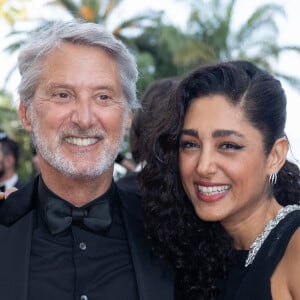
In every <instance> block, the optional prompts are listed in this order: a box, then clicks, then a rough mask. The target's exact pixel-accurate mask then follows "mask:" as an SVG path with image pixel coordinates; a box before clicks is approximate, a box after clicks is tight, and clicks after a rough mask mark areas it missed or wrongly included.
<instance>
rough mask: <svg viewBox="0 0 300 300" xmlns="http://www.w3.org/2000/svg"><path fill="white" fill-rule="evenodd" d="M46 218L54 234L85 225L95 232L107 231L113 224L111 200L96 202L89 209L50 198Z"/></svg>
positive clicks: (46, 208)
mask: <svg viewBox="0 0 300 300" xmlns="http://www.w3.org/2000/svg"><path fill="white" fill-rule="evenodd" d="M45 217H46V221H47V224H48V227H49V230H50V232H51V233H52V234H58V233H60V232H62V231H64V230H66V229H67V228H68V227H69V226H70V225H71V224H72V222H73V223H79V224H83V225H84V226H85V227H86V228H88V229H90V230H92V231H94V232H105V231H107V230H108V229H109V228H110V226H111V223H112V218H111V213H110V205H109V199H104V200H102V201H99V202H96V203H94V204H93V205H91V206H89V207H85V208H84V207H74V206H71V205H70V204H69V203H68V202H65V201H63V200H61V199H57V198H53V197H49V198H48V201H47V204H46V207H45Z"/></svg>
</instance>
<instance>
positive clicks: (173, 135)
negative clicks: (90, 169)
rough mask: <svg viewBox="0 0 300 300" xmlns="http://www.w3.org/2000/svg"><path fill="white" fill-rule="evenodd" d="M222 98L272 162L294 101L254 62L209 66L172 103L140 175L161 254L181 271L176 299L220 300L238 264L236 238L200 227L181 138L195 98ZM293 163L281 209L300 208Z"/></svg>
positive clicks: (280, 186)
mask: <svg viewBox="0 0 300 300" xmlns="http://www.w3.org/2000/svg"><path fill="white" fill-rule="evenodd" d="M214 94H220V95H224V96H225V97H226V98H227V99H228V100H229V101H231V102H232V103H233V105H239V106H240V107H241V108H242V109H243V111H244V113H245V115H246V117H247V118H248V120H249V122H250V123H251V124H252V125H253V126H254V127H255V128H257V129H258V130H259V131H260V132H261V133H262V135H263V142H264V151H265V153H266V155H267V154H268V153H269V152H270V151H271V149H272V146H273V145H274V143H275V141H276V140H277V139H278V138H280V137H283V136H285V133H284V128H285V122H286V96H285V93H284V90H283V89H282V86H281V84H280V82H279V81H278V80H277V79H275V78H274V77H273V76H272V75H271V74H269V73H268V72H265V71H263V70H261V69H259V68H257V67H256V66H255V65H254V64H252V63H250V62H246V61H232V62H224V63H216V64H213V65H208V66H202V67H199V68H197V69H195V70H194V71H192V72H191V73H189V74H187V75H186V76H185V77H184V78H183V79H182V80H181V81H180V82H179V83H178V86H177V87H176V89H175V90H174V92H173V94H172V95H171V96H170V97H169V100H168V109H167V110H166V112H165V114H164V115H163V116H162V117H161V118H160V120H159V121H158V122H156V124H155V128H153V129H152V134H151V136H149V139H148V143H150V145H149V147H148V149H149V148H150V149H152V151H148V152H147V153H144V155H145V160H146V161H147V164H146V166H145V167H144V169H143V170H142V172H141V173H140V181H141V186H142V197H143V205H144V211H145V219H146V223H147V228H148V231H149V236H150V238H151V239H152V241H153V245H154V250H155V251H156V252H157V253H159V254H160V255H161V256H164V257H166V258H167V259H168V260H169V261H170V262H171V264H172V266H173V267H174V268H175V270H176V286H175V287H176V299H184V300H192V299H197V300H200V299H205V300H209V299H215V298H216V296H217V293H218V289H217V287H216V278H217V277H220V276H221V277H225V276H226V271H227V268H228V265H229V264H230V261H231V260H232V257H233V243H232V239H231V238H230V236H229V235H228V234H227V233H226V232H225V230H224V229H223V227H222V226H221V225H220V224H219V223H218V222H205V221H202V220H200V219H199V218H198V217H197V215H196V214H195V212H194V209H193V206H192V204H191V202H190V201H189V199H188V198H187V195H186V194H185V192H184V189H183V186H182V184H181V179H180V175H179V167H178V155H179V138H180V133H181V129H182V126H183V122H184V117H185V114H186V112H187V110H188V108H189V106H190V104H191V102H192V100H193V99H195V98H198V97H202V96H207V95H214ZM299 175H300V174H299V168H298V166H297V165H296V164H294V163H292V162H289V161H286V163H285V164H284V166H283V168H282V169H281V170H280V171H279V173H278V181H277V184H276V185H275V187H274V190H271V189H270V194H272V195H273V194H274V195H275V197H276V199H277V201H278V202H279V203H280V204H281V205H287V204H292V203H293V204H294V203H299V199H300V197H299V196H300V188H299V187H300V176H299Z"/></svg>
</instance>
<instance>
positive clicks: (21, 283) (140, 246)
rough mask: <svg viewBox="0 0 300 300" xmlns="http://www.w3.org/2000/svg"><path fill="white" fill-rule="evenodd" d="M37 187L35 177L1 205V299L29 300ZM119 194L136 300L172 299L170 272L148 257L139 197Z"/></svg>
mask: <svg viewBox="0 0 300 300" xmlns="http://www.w3.org/2000/svg"><path fill="white" fill-rule="evenodd" d="M36 188H37V178H36V179H35V180H34V181H32V182H30V183H28V184H27V185H25V186H24V187H23V188H22V189H20V190H18V191H17V192H14V193H12V194H11V195H10V196H9V198H8V199H7V200H5V201H3V203H2V204H1V206H0V223H1V224H4V225H0V241H1V246H0V299H3V300H30V299H28V297H27V292H28V280H29V263H30V262H29V260H30V248H31V238H32V228H33V220H34V217H35V214H36V210H35V207H34V203H33V194H34V192H35V190H36ZM119 195H120V201H121V211H122V214H123V217H124V223H125V229H126V232H127V236H128V244H129V247H130V251H131V254H132V262H133V266H134V270H135V275H136V281H137V287H138V294H139V299H140V300H172V299H173V298H174V297H173V286H174V283H173V275H172V272H170V270H168V268H167V267H166V266H165V264H164V263H163V261H161V260H158V259H155V258H153V257H152V256H151V253H150V249H151V247H150V245H149V241H148V240H147V239H146V237H145V233H144V231H143V225H142V224H143V223H142V219H141V216H142V210H141V207H140V201H139V198H138V197H137V196H135V195H134V194H128V193H127V192H125V191H123V190H121V189H119ZM122 298H123V295H120V299H122ZM41 299H42V295H41Z"/></svg>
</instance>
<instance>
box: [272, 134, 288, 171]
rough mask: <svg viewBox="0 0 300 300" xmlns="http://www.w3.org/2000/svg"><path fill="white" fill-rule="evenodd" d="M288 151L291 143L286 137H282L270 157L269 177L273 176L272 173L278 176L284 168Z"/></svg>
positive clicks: (274, 146)
mask: <svg viewBox="0 0 300 300" xmlns="http://www.w3.org/2000/svg"><path fill="white" fill-rule="evenodd" d="M288 150H289V142H288V139H287V138H286V137H282V138H279V139H277V140H276V142H275V144H274V145H273V148H272V150H271V153H270V154H269V157H268V162H269V175H271V174H272V173H276V174H277V173H278V172H279V170H280V169H281V168H282V167H283V165H284V163H285V161H286V156H287V153H288Z"/></svg>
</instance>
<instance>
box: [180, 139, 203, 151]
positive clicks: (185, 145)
mask: <svg viewBox="0 0 300 300" xmlns="http://www.w3.org/2000/svg"><path fill="white" fill-rule="evenodd" d="M180 148H181V149H198V148H199V145H198V144H197V143H194V142H189V141H182V142H180Z"/></svg>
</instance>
